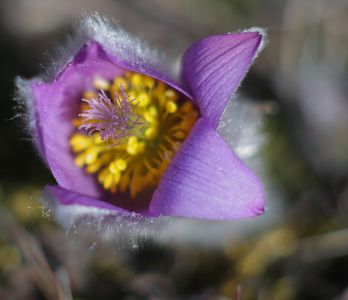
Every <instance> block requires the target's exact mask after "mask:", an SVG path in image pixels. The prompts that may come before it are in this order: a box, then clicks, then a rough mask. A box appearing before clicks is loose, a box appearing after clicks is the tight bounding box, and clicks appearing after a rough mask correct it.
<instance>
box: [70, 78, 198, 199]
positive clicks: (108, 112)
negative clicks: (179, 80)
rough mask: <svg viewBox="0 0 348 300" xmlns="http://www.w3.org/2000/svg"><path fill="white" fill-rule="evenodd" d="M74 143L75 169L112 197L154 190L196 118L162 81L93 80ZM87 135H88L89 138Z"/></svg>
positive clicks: (192, 108)
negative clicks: (80, 170)
mask: <svg viewBox="0 0 348 300" xmlns="http://www.w3.org/2000/svg"><path fill="white" fill-rule="evenodd" d="M93 86H94V88H95V89H94V90H90V91H86V92H85V93H84V95H83V99H82V102H81V107H80V111H81V113H80V114H79V115H78V118H77V119H75V120H74V121H73V122H74V124H75V126H76V132H75V133H74V134H73V135H72V137H71V139H70V144H71V147H72V151H73V152H74V153H75V154H76V157H75V163H76V165H78V166H80V167H83V168H84V169H85V171H86V172H87V173H90V174H96V175H97V178H98V181H99V183H100V184H102V186H103V187H104V189H106V190H109V191H110V192H111V193H116V192H118V191H120V192H121V193H125V192H127V191H129V192H130V195H131V197H133V198H134V197H135V196H136V195H137V194H138V193H139V192H141V191H142V190H144V189H146V188H148V187H156V186H157V185H158V183H159V181H160V179H161V177H162V174H163V172H164V170H165V169H166V168H167V166H168V165H169V163H170V161H171V159H172V158H173V156H174V154H175V153H176V152H177V151H178V149H179V147H180V145H181V143H182V142H183V141H184V140H185V139H186V137H187V136H188V134H189V132H190V130H191V128H192V127H193V125H194V123H195V122H196V120H197V118H198V115H199V113H198V110H197V108H196V107H195V105H194V104H193V103H192V101H190V100H189V99H187V98H185V97H184V96H182V95H179V94H178V93H177V92H176V91H174V90H173V89H171V88H170V87H169V86H167V85H166V84H165V83H163V82H162V81H159V80H156V79H154V78H152V77H149V76H146V75H142V74H139V73H131V72H126V73H125V75H124V76H120V77H116V78H115V79H114V80H113V81H112V82H109V81H108V80H105V79H103V78H95V79H94V81H93ZM87 133H88V134H87Z"/></svg>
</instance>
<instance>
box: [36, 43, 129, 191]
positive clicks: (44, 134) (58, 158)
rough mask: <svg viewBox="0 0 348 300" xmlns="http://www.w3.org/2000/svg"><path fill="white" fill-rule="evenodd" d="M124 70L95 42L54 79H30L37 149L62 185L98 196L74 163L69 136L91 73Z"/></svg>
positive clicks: (113, 73)
mask: <svg viewBox="0 0 348 300" xmlns="http://www.w3.org/2000/svg"><path fill="white" fill-rule="evenodd" d="M123 73H124V69H123V68H121V67H119V66H116V65H114V64H113V63H112V62H110V61H109V60H108V59H107V58H106V56H105V53H104V51H103V49H102V48H101V47H100V46H99V45H98V44H97V43H91V45H90V46H85V47H83V48H82V49H81V51H80V52H79V53H78V54H77V55H76V57H75V59H74V60H73V61H72V62H71V63H70V64H69V65H68V66H67V67H66V69H65V70H64V71H63V72H62V73H61V74H60V75H59V76H58V78H57V79H56V80H54V81H53V82H50V83H41V82H38V81H33V82H31V88H32V97H33V104H34V105H35V108H36V112H35V113H34V118H35V121H36V124H37V125H36V127H35V128H36V130H37V131H38V132H36V134H34V136H36V137H38V140H37V143H38V144H39V145H38V148H39V149H41V151H42V153H41V154H42V155H43V157H44V158H45V159H46V161H47V163H48V165H49V167H50V169H51V171H52V173H53V175H54V177H55V179H56V180H57V182H58V184H59V185H60V186H62V187H63V188H66V189H69V190H72V191H75V192H80V193H83V194H85V195H88V196H92V197H98V196H100V192H99V189H98V187H97V185H96V181H95V179H94V178H93V176H91V175H88V174H86V173H85V171H84V170H83V169H82V168H80V167H78V166H76V165H75V163H74V157H73V155H72V153H71V147H70V144H69V139H70V137H71V135H72V133H73V131H74V130H75V126H74V125H73V123H72V120H73V119H74V118H76V117H77V115H78V112H79V106H80V103H81V99H82V94H83V92H84V91H86V90H88V89H90V88H91V85H92V80H93V78H94V77H95V76H98V75H99V76H103V77H104V78H110V79H111V78H113V77H114V76H117V75H121V74H123Z"/></svg>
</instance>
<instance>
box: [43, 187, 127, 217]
mask: <svg viewBox="0 0 348 300" xmlns="http://www.w3.org/2000/svg"><path fill="white" fill-rule="evenodd" d="M46 191H47V192H48V193H50V195H51V196H54V200H55V201H56V202H57V203H56V204H58V203H59V204H60V205H81V206H91V207H97V208H100V209H108V210H112V211H120V212H123V213H127V214H129V212H128V211H126V210H124V209H122V208H119V207H117V206H114V205H112V204H109V203H107V202H105V201H101V200H98V199H95V198H92V197H88V196H86V195H81V194H79V193H75V192H71V191H69V190H66V189H63V188H61V187H60V186H47V187H46Z"/></svg>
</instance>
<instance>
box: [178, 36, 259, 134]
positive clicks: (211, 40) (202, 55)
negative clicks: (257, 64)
mask: <svg viewBox="0 0 348 300" xmlns="http://www.w3.org/2000/svg"><path fill="white" fill-rule="evenodd" d="M261 40H262V35H261V33H260V32H245V33H239V34H225V35H218V36H212V37H208V38H206V39H203V40H201V41H198V42H196V43H195V44H193V45H192V46H191V47H190V48H189V49H188V50H187V51H186V52H185V55H184V58H183V77H184V79H185V80H186V81H187V82H188V84H189V86H190V88H191V91H192V94H193V96H194V99H195V100H196V101H197V103H198V106H199V108H200V111H201V114H202V116H203V117H206V118H207V119H208V120H209V122H210V124H211V125H212V126H213V127H214V129H216V128H217V126H218V123H219V119H220V117H221V114H222V112H223V111H224V109H225V107H226V105H227V103H228V101H229V100H230V99H231V97H232V95H233V94H234V92H235V90H236V89H237V87H238V85H239V84H240V82H241V80H242V79H243V77H244V76H245V73H246V72H247V70H248V68H249V66H250V64H251V62H252V59H253V57H254V56H255V54H256V53H257V51H258V48H259V46H260V43H261Z"/></svg>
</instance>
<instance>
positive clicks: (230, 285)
mask: <svg viewBox="0 0 348 300" xmlns="http://www.w3.org/2000/svg"><path fill="white" fill-rule="evenodd" d="M82 11H85V12H93V11H99V12H100V13H101V14H105V15H107V16H110V17H114V18H115V19H117V20H118V21H119V22H120V24H121V25H122V26H123V27H124V28H125V29H127V31H129V32H132V33H134V34H136V35H140V36H143V37H144V38H145V39H146V40H148V41H149V42H151V43H152V44H153V45H155V46H158V47H159V48H160V49H162V50H164V51H165V52H167V53H168V55H169V56H170V57H173V58H174V57H177V56H179V55H180V54H181V53H182V52H183V51H184V50H185V49H186V48H187V47H188V46H189V45H190V44H192V43H193V42H195V41H197V40H199V39H201V38H203V37H206V36H209V35H214V34H223V33H226V32H233V31H236V30H238V29H247V28H251V27H262V28H266V29H267V32H268V44H267V46H266V48H265V49H264V50H263V51H262V53H261V54H260V55H259V57H258V58H257V61H256V63H255V64H254V65H253V66H252V68H251V70H250V72H249V73H248V76H247V77H246V78H245V80H244V83H243V85H242V88H241V89H240V90H239V95H240V99H241V101H242V100H243V99H248V101H251V102H252V103H253V106H254V107H256V108H257V107H263V110H264V108H265V107H266V108H267V107H270V108H271V109H269V110H267V109H266V114H265V116H264V117H263V118H262V122H260V128H261V131H262V132H261V133H260V134H262V136H263V137H265V143H264V146H263V147H262V148H261V149H260V151H259V154H258V155H257V160H258V162H259V164H257V165H258V166H259V167H258V168H257V169H256V170H255V171H256V172H257V173H258V175H259V176H260V178H261V179H262V181H263V182H264V184H265V187H266V191H267V195H268V198H267V206H268V208H269V211H268V212H266V214H265V215H264V216H263V217H262V218H263V219H266V220H267V218H269V219H272V220H273V219H276V221H273V222H268V223H267V222H266V223H267V225H265V226H262V227H261V228H257V229H256V228H255V230H253V228H251V230H250V229H249V230H248V232H247V233H245V234H238V235H234V233H233V230H231V233H230V234H226V233H225V234H224V238H223V239H222V240H220V241H219V242H215V243H214V245H210V246H209V245H207V243H205V244H204V245H202V244H200V243H198V242H197V243H193V242H191V243H189V242H183V241H180V239H177V240H175V239H173V240H171V239H167V240H166V242H158V241H156V240H155V239H147V240H146V241H143V242H142V244H141V246H140V247H131V248H129V247H127V246H125V247H123V248H122V247H120V248H122V249H115V248H118V247H110V246H107V245H103V244H98V245H95V246H94V245H93V244H92V245H91V244H90V243H89V242H85V241H84V240H83V239H82V238H81V239H79V240H76V237H75V241H74V242H72V241H71V239H69V238H68V237H67V236H66V233H65V231H64V229H61V228H60V227H59V225H57V224H56V223H55V221H54V218H52V217H50V216H45V215H43V214H42V212H41V209H40V208H39V205H38V202H37V201H36V199H37V198H38V197H39V195H40V190H41V189H42V187H43V186H44V185H46V184H52V183H54V179H53V177H52V175H51V174H50V172H49V170H47V168H46V167H45V166H44V164H43V163H42V162H41V160H40V158H39V157H38V155H37V154H36V152H35V151H34V149H33V147H32V145H31V142H30V140H29V138H28V137H27V136H26V135H25V130H24V126H23V124H21V121H20V119H19V118H18V117H17V114H18V111H16V103H15V102H14V101H12V98H13V96H14V94H15V90H14V85H13V82H14V79H15V77H16V76H18V75H20V76H22V77H26V78H30V77H33V76H35V75H37V74H39V73H40V71H41V70H42V64H43V63H45V61H46V60H47V57H48V56H49V55H48V54H47V53H52V52H54V49H55V47H56V45H58V44H60V43H62V42H64V40H65V37H66V35H67V33H71V32H73V25H74V22H77V20H78V18H79V17H80V16H81V12H82ZM0 52H1V55H0V66H1V68H0V86H1V89H0V90H1V92H2V100H1V101H0V106H1V109H0V136H1V137H2V142H1V145H2V146H1V147H0V160H1V162H0V165H1V167H0V203H1V206H0V299H76V300H77V299H80V300H85V299H86V300H87V299H242V300H249V299H260V300H267V299H282V300H283V299H284V300H292V299H315V300H318V299H319V300H320V299H335V300H346V299H348V228H347V225H348V76H347V75H348V68H347V67H348V0H330V1H329V0H288V1H285V0H284V1H281V0H214V1H213V0H176V1H170V0H141V1H140V0H123V1H122V0H99V1H98V2H97V1H92V0H74V1H69V0H60V1H58V0H2V1H1V2H0ZM275 191H276V192H275ZM273 207H282V209H277V210H274V209H273ZM275 215H276V216H275ZM275 217H276V218H275ZM210 224H211V226H212V228H217V229H215V230H218V229H219V227H215V226H214V224H212V223H210ZM241 224H243V223H241ZM207 226H208V227H209V226H210V225H209V224H208V225H207ZM240 226H243V225H239V227H240ZM231 227H233V226H231ZM187 230H188V231H189V230H190V228H187ZM206 234H211V235H214V234H215V233H214V230H210V232H209V231H208V232H207V233H206ZM207 240H209V239H207Z"/></svg>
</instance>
